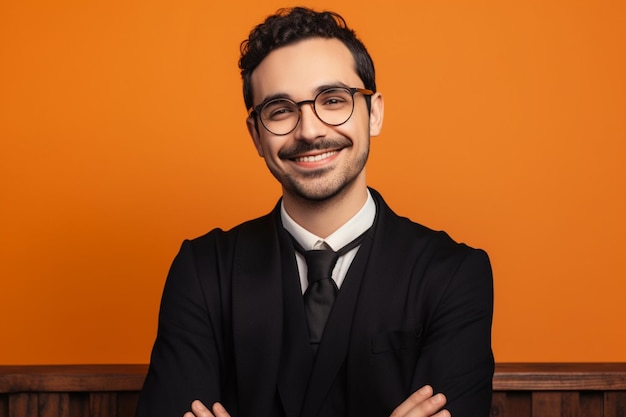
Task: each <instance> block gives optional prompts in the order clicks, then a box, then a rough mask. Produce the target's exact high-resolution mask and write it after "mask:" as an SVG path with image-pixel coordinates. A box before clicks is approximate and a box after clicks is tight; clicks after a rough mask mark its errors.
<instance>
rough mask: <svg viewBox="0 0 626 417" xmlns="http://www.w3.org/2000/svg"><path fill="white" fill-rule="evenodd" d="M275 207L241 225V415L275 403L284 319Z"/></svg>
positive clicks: (237, 318)
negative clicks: (263, 215)
mask: <svg viewBox="0 0 626 417" xmlns="http://www.w3.org/2000/svg"><path fill="white" fill-rule="evenodd" d="M276 212H277V210H276V209H275V210H274V212H273V213H272V215H270V216H266V217H265V218H263V219H261V220H260V221H257V222H251V223H248V224H247V225H245V226H244V227H242V228H241V231H240V235H239V236H238V238H237V245H236V250H235V258H234V264H233V281H232V285H233V339H234V351H235V363H236V373H237V384H238V386H239V390H238V391H239V392H238V394H239V406H240V414H241V415H255V416H260V414H259V410H271V409H273V408H274V400H275V395H276V382H277V375H278V369H279V364H280V346H281V323H282V316H283V312H282V303H281V299H282V298H283V295H282V291H283V290H282V280H281V260H280V248H279V243H278V238H277V235H276Z"/></svg>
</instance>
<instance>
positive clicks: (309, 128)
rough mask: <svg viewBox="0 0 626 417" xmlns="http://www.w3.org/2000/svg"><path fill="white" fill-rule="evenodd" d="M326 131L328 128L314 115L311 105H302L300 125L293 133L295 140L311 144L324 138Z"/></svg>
mask: <svg viewBox="0 0 626 417" xmlns="http://www.w3.org/2000/svg"><path fill="white" fill-rule="evenodd" d="M327 129H328V126H327V125H326V124H325V123H324V122H322V121H321V120H320V119H319V117H317V114H315V109H314V107H313V103H312V102H311V103H302V105H301V106H300V123H298V126H297V127H296V130H295V131H294V133H295V135H296V136H295V138H296V139H299V140H304V141H309V142H312V141H314V140H316V139H318V138H320V137H322V136H324V135H325V134H326V130H327Z"/></svg>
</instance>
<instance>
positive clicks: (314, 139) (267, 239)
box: [137, 8, 494, 417]
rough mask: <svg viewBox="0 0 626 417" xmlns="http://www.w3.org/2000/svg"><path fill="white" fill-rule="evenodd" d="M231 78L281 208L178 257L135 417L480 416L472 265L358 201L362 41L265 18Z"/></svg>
mask: <svg viewBox="0 0 626 417" xmlns="http://www.w3.org/2000/svg"><path fill="white" fill-rule="evenodd" d="M240 67H241V70H242V76H243V82H244V100H245V103H246V107H247V108H248V109H249V117H248V119H247V126H248V130H249V132H250V136H251V137H252V140H253V142H254V145H255V147H256V150H257V152H258V153H259V155H260V156H261V157H263V158H264V159H265V162H266V164H267V166H268V168H269V170H270V171H271V173H272V174H273V175H274V176H275V177H276V179H277V180H278V181H279V182H280V184H281V185H282V192H283V195H282V199H281V200H280V201H279V203H278V204H277V206H276V208H275V209H274V210H273V211H272V212H271V213H270V214H268V215H266V216H264V217H261V218H259V219H256V220H252V221H250V222H247V223H244V224H242V225H239V226H237V227H235V228H234V229H232V230H230V231H227V232H224V231H222V230H219V229H216V230H213V231H211V232H210V233H208V234H207V235H205V236H203V237H200V238H197V239H195V240H192V241H186V242H184V243H183V246H182V248H181V250H180V253H179V254H178V256H177V257H176V259H175V260H174V263H173V265H172V268H171V270H170V273H169V276H168V279H167V283H166V285H165V289H164V292H163V299H162V303H161V311H160V318H159V330H158V335H157V339H156V342H155V345H154V348H153V351H152V357H151V364H150V369H149V372H148V375H147V378H146V382H145V385H144V389H143V391H142V394H141V397H140V401H139V406H138V412H137V415H138V416H152V417H154V416H176V415H182V414H183V413H184V412H185V411H187V413H185V416H186V417H192V416H196V417H212V416H215V417H227V416H229V415H230V416H254V417H262V416H294V417H295V416H303V417H305V416H322V417H326V416H329V417H333V416H344V417H345V416H367V417H373V416H389V415H392V416H393V417H399V416H415V417H420V416H437V417H444V416H450V415H453V416H454V417H464V416H468V417H469V416H471V417H479V416H487V415H488V414H489V409H490V402H491V378H492V375H493V366H494V362H493V355H492V352H491V336H490V334H491V317H492V308H493V289H492V277H491V269H490V266H489V260H488V258H487V256H486V254H485V253H484V252H482V251H480V250H476V249H471V248H469V247H468V246H465V245H462V244H458V243H455V242H454V241H452V240H451V239H450V238H449V237H448V236H447V235H446V234H445V233H443V232H434V231H432V230H430V229H427V228H425V227H423V226H420V225H418V224H415V223H412V222H411V221H409V220H408V219H405V218H401V217H398V216H397V215H395V214H394V213H393V212H392V211H391V210H390V208H389V207H388V206H387V205H386V204H385V202H384V201H383V199H382V197H381V196H380V195H379V194H378V193H377V192H376V191H374V190H372V189H369V188H368V187H367V184H366V175H365V165H366V161H367V157H368V152H369V140H370V136H376V135H378V134H379V132H380V130H381V127H382V122H383V98H382V96H381V94H380V93H379V92H377V91H376V85H375V80H374V66H373V63H372V60H371V58H370V56H369V54H368V53H367V51H366V49H365V47H364V46H363V44H362V43H361V42H360V41H359V40H358V39H357V38H356V37H355V35H354V32H353V31H352V30H351V29H349V28H348V27H347V26H346V24H345V22H344V20H343V19H342V18H341V17H340V16H338V15H337V14H334V13H329V12H324V13H317V12H314V11H312V10H309V9H304V8H294V9H289V10H282V11H279V12H278V13H277V14H276V15H273V16H270V17H268V18H267V20H266V21H265V22H264V23H262V24H260V25H259V26H257V27H256V28H255V29H254V30H253V31H252V32H251V34H250V37H249V39H248V40H247V41H246V42H244V43H243V44H242V56H241V59H240ZM355 239H356V240H355ZM351 242H352V243H351ZM346 245H348V246H347V247H346V248H345V249H341V248H343V247H345V246H346ZM329 247H330V248H332V249H333V250H334V251H337V254H335V252H333V251H329V250H328V248H329ZM322 254H323V256H321V257H320V256H319V255H322ZM327 255H328V256H329V257H330V258H332V260H330V261H323V262H322V263H325V264H327V265H326V266H325V268H330V269H331V270H332V273H331V272H322V269H323V267H322V266H319V265H318V264H317V263H316V262H317V261H316V259H318V260H319V259H321V258H324V259H327V258H328V257H327ZM330 258H328V259H330ZM335 262H336V263H335ZM318 272H320V274H321V275H324V274H326V275H332V276H326V275H324V276H322V277H321V278H319V277H317V274H318ZM325 276H326V277H325ZM331 278H332V279H331ZM318 279H319V280H318ZM444 406H445V408H444ZM190 408H191V411H188V410H189V409H190Z"/></svg>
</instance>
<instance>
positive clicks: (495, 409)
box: [490, 391, 531, 417]
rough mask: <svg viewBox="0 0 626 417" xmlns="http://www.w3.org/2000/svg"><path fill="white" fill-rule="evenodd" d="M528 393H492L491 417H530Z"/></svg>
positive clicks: (529, 397)
mask: <svg viewBox="0 0 626 417" xmlns="http://www.w3.org/2000/svg"><path fill="white" fill-rule="evenodd" d="M530 400H531V395H530V393H529V392H522V391H512V392H494V393H493V400H492V405H491V414H490V416H491V417H531V402H530Z"/></svg>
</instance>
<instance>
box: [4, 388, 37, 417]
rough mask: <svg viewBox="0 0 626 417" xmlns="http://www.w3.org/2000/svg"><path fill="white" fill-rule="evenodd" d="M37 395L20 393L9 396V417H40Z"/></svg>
mask: <svg viewBox="0 0 626 417" xmlns="http://www.w3.org/2000/svg"><path fill="white" fill-rule="evenodd" d="M37 399H38V395H37V393H19V394H12V395H10V396H9V417H26V416H28V417H39V410H38V408H39V407H38V401H37Z"/></svg>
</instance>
